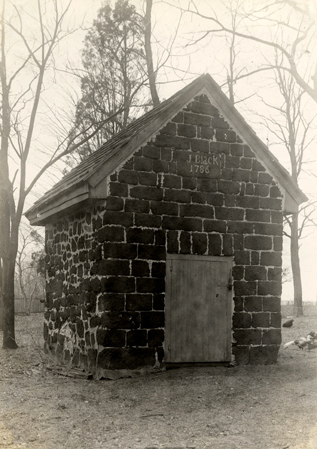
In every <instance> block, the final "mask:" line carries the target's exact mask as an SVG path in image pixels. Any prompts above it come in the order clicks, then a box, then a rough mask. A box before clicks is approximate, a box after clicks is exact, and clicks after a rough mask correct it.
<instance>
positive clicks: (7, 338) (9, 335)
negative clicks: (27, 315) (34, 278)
mask: <svg viewBox="0 0 317 449" xmlns="http://www.w3.org/2000/svg"><path fill="white" fill-rule="evenodd" d="M12 259H13V260H12ZM14 265H15V256H14V255H12V256H11V257H9V258H5V259H4V260H3V286H2V290H3V295H2V296H3V348H4V349H16V348H17V347H18V345H17V344H16V342H15V330H14Z"/></svg>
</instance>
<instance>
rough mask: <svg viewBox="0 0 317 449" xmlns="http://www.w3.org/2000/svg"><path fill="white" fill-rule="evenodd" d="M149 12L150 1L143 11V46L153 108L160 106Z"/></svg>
mask: <svg viewBox="0 0 317 449" xmlns="http://www.w3.org/2000/svg"><path fill="white" fill-rule="evenodd" d="M151 11H152V0H146V11H145V18H144V22H145V28H144V44H145V55H146V65H147V71H148V77H149V84H150V91H151V98H152V101H153V106H154V107H155V106H158V105H159V104H160V99H159V96H158V93H157V90H156V73H155V71H154V68H153V57H152V47H151Z"/></svg>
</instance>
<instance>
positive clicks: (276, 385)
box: [0, 308, 317, 449]
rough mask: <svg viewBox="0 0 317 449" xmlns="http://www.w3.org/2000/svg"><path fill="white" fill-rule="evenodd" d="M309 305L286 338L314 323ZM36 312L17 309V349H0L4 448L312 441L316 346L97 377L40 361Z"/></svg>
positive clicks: (268, 445) (297, 444)
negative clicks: (268, 359) (229, 362)
mask: <svg viewBox="0 0 317 449" xmlns="http://www.w3.org/2000/svg"><path fill="white" fill-rule="evenodd" d="M305 313H306V316H304V317H302V318H297V319H295V323H294V326H293V327H292V328H290V329H283V343H285V342H287V341H289V340H292V339H294V338H296V337H298V336H306V335H307V334H308V332H310V331H311V330H314V331H317V309H316V308H315V309H314V310H313V311H312V310H310V311H308V312H307V311H306V312H305ZM41 321H42V316H41V315H32V316H30V317H17V341H18V344H19V345H20V347H19V349H17V350H15V351H14V350H3V349H0V448H1V449H4V448H5V449H18V448H19V449H20V448H27V449H60V448H68V449H75V448H76V449H97V448H104V449H112V448H114V449H115V448H133V449H139V448H140V449H159V448H164V449H180V448H187V449H193V448H195V449H206V448H210V449H211V448H212V449H260V448H261V449H275V448H276V449H313V448H317V375H316V374H317V370H316V361H317V349H315V350H312V351H307V350H300V349H298V348H297V347H295V346H291V347H290V348H287V349H284V350H283V349H281V351H280V354H279V358H278V363H277V364H276V365H273V366H237V367H234V368H225V367H203V368H183V369H175V370H168V371H165V372H160V373H157V374H150V375H147V376H142V377H136V378H124V379H118V380H115V381H113V380H101V381H95V380H87V379H84V378H78V377H77V376H76V377H65V376H62V375H60V374H57V372H56V369H55V368H56V366H55V368H54V365H51V368H52V369H48V368H47V365H45V364H43V362H47V360H46V358H45V355H44V354H43V351H42V346H43V341H42V331H41ZM0 338H1V341H2V336H1V335H0Z"/></svg>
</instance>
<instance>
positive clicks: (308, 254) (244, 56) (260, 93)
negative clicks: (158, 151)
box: [8, 0, 317, 301]
mask: <svg viewBox="0 0 317 449" xmlns="http://www.w3.org/2000/svg"><path fill="white" fill-rule="evenodd" d="M226 1H227V0H226ZM307 1H308V4H309V5H310V6H311V14H312V20H317V14H316V11H315V10H314V1H313V0H311V2H310V1H309V0H307ZM307 1H306V0H301V3H303V4H304V3H307ZM131 3H133V4H135V6H136V7H137V9H138V10H139V11H142V9H143V0H131ZM178 3H179V2H178V0H170V1H169V2H168V1H166V2H163V1H158V0H154V5H153V18H152V27H153V49H154V51H155V53H154V57H155V61H156V63H157V62H158V61H161V60H163V59H164V58H165V56H166V54H167V53H166V50H165V49H166V48H169V47H170V45H171V42H172V41H173V39H174V36H175V31H176V28H177V26H178V24H179V30H178V36H177V38H176V39H175V42H174V45H173V49H172V55H171V56H170V58H169V59H168V61H167V62H166V64H165V66H164V67H162V68H161V69H160V70H159V74H158V81H159V95H160V98H161V99H164V98H168V97H169V96H170V95H172V94H173V93H174V92H176V91H177V90H179V89H180V88H182V87H183V86H184V85H185V84H187V83H189V82H190V81H191V80H192V79H193V78H195V77H197V76H198V75H199V74H201V73H206V72H208V73H210V75H211V76H212V77H213V78H214V79H215V80H216V81H217V82H218V83H219V84H221V83H223V82H224V80H225V79H226V75H225V74H226V70H227V67H228V61H229V50H228V44H229V41H225V40H224V39H222V38H221V37H220V36H219V35H217V34H216V33H214V34H212V35H210V36H209V37H208V38H207V39H205V40H203V41H201V43H200V45H199V46H198V47H197V46H192V45H191V43H192V39H193V37H199V36H201V33H203V32H205V31H206V30H208V29H210V26H211V25H210V22H209V21H208V20H205V21H204V20H201V19H199V20H198V19H197V18H195V17H193V16H191V15H190V14H185V15H183V17H182V20H181V22H180V23H179V19H180V12H179V10H178V9H177V8H175V7H173V6H176V5H177V4H178ZM227 3H228V2H227ZM14 4H15V5H16V6H23V7H24V10H25V14H24V16H23V21H24V23H25V25H26V27H27V28H26V30H27V34H28V35H29V37H31V38H34V45H35V43H36V28H35V27H34V22H33V20H32V17H31V16H32V8H33V7H34V5H36V0H15V2H14ZM61 4H62V5H65V4H66V1H65V0H63V1H62V2H61ZM180 4H181V5H182V7H185V6H186V5H187V4H188V1H186V0H182V1H181V2H180ZM211 4H212V7H214V9H215V10H216V11H217V14H218V17H219V19H221V20H222V21H224V22H225V23H226V25H228V26H229V25H230V20H231V19H230V16H229V15H228V14H226V13H225V12H224V8H223V2H222V1H221V0H213V1H212V2H210V1H208V0H196V5H197V7H198V8H199V10H200V11H202V12H203V13H204V14H206V15H208V14H211ZM101 5H102V1H101V0H73V2H72V4H71V6H70V9H69V15H68V18H67V21H66V22H65V23H66V24H67V26H68V27H69V29H74V28H78V30H77V31H76V32H75V33H73V34H71V35H69V36H68V37H67V38H65V39H64V40H63V41H62V42H61V44H60V45H59V47H58V48H57V53H56V57H55V61H54V64H55V67H56V68H57V70H55V71H54V72H50V73H49V74H48V76H47V78H46V81H45V91H44V92H43V96H42V98H43V102H42V104H41V106H40V114H39V116H38V119H37V123H36V131H35V135H34V144H33V147H32V150H33V153H32V155H31V158H30V162H31V165H30V169H29V172H28V179H31V178H32V176H33V175H34V173H36V172H37V170H38V169H39V168H40V167H41V166H42V165H43V163H44V161H45V160H46V158H47V155H48V154H49V152H50V148H52V147H54V146H55V145H56V139H57V137H58V135H59V134H60V133H61V130H64V131H65V130H66V129H67V126H68V123H70V120H71V116H72V114H73V112H74V104H75V102H76V99H78V98H79V95H80V88H79V81H78V78H76V77H74V76H70V75H69V74H67V73H66V71H65V68H66V67H76V68H77V67H80V52H81V49H82V47H83V40H84V36H85V34H86V31H87V29H88V28H89V27H90V26H91V24H92V21H93V20H94V18H95V17H96V14H97V11H98V9H99V8H100V6H101ZM240 5H241V8H244V9H248V8H249V7H251V6H252V5H253V6H254V5H261V2H260V1H259V0H258V1H256V0H252V1H251V0H240ZM299 21H300V18H298V23H299ZM261 23H262V22H257V23H250V24H249V29H253V30H255V32H257V33H259V36H260V37H262V38H268V39H269V38H271V34H272V28H271V27H270V26H268V25H267V23H266V24H265V25H264V26H261V25H260V24H261ZM283 38H285V39H287V36H283ZM8 39H9V43H10V45H11V52H10V55H11V59H10V64H11V67H14V66H15V64H17V63H18V61H19V56H20V55H19V47H18V44H17V43H15V42H14V39H13V38H11V39H13V40H12V41H10V36H8ZM238 52H239V53H238V58H237V59H238V64H239V66H238V67H239V70H241V71H242V72H241V73H243V70H245V66H248V67H250V69H251V70H256V69H258V68H260V67H261V66H262V65H263V61H264V60H265V58H269V57H271V53H270V52H269V50H267V49H266V50H264V51H263V52H261V51H260V50H259V48H258V47H257V46H255V45H254V44H253V43H250V42H247V41H244V43H243V45H241V44H240V45H239V47H238ZM263 53H264V55H263ZM308 56H309V55H308V54H305V51H303V56H302V63H303V64H305V58H306V59H307V58H308ZM263 58H264V59H263ZM30 76H31V73H30ZM24 83H25V80H23V81H21V82H20V87H21V89H22V87H23V84H24ZM271 84H272V80H271V78H270V76H268V75H263V74H261V73H259V74H258V75H256V76H254V77H252V79H251V78H250V80H245V81H244V82H241V83H237V85H236V86H235V88H236V99H237V101H238V102H237V103H236V106H237V108H238V109H239V111H240V112H241V113H242V115H243V116H244V117H245V119H246V120H247V122H248V123H249V124H250V125H251V126H252V127H253V128H254V129H255V131H256V132H257V134H258V135H259V137H260V138H261V139H262V140H263V141H264V142H265V143H266V144H268V145H269V148H270V150H271V151H272V152H273V153H274V154H275V155H276V156H277V157H278V159H279V160H280V162H281V163H282V164H283V165H284V166H285V167H286V168H287V169H289V161H288V155H287V152H286V151H285V149H284V148H282V147H281V145H275V144H274V142H275V141H276V138H275V136H274V135H273V134H272V133H270V131H269V130H268V129H267V127H266V125H265V124H264V123H263V119H262V118H261V114H268V115H271V112H268V109H267V108H266V106H265V103H272V104H274V105H278V104H279V97H278V95H277V93H276V91H273V93H272V89H271ZM243 99H247V100H245V101H241V102H239V100H243ZM72 103H73V104H72ZM306 110H308V111H311V114H314V113H315V112H317V108H316V103H313V102H311V101H308V100H307V107H306ZM268 115H267V117H268ZM314 126H315V127H316V126H317V125H316V123H315V124H314ZM315 130H316V128H315V129H314V130H312V131H314V132H315ZM315 134H316V133H315ZM313 137H314V136H313ZM315 145H316V143H315ZM315 145H312V147H311V148H312V150H311V154H310V155H309V158H308V159H309V165H308V168H309V170H310V171H313V172H314V173H315V174H316V175H317V163H316V161H314V154H313V153H314V149H315ZM316 159H317V158H316ZM62 168H63V167H62V165H61V164H57V166H56V167H55V168H54V169H52V170H50V171H49V172H47V173H46V174H45V176H43V177H42V178H41V179H40V180H39V182H38V183H37V184H36V185H35V187H34V189H33V191H32V193H31V194H30V196H29V198H28V200H27V204H26V209H27V208H28V207H30V206H31V205H32V204H33V202H34V200H36V199H37V198H38V197H39V196H41V195H42V194H43V193H44V192H45V191H46V190H47V189H48V188H50V187H51V186H52V185H53V184H54V183H55V182H57V181H58V180H59V179H61V177H62V171H61V170H62ZM316 180H317V178H316V177H314V176H312V175H310V174H309V173H308V172H307V173H304V174H303V176H302V179H301V188H302V189H303V191H304V192H305V193H306V194H307V195H308V196H309V197H310V198H316V199H317V194H316V192H317V183H316ZM288 245H289V242H288V239H285V243H284V249H285V254H284V261H285V266H290V261H289V252H288V251H287V247H288ZM316 254H317V228H316V227H315V228H311V229H310V230H309V234H308V235H307V236H306V238H305V239H303V241H302V244H301V249H300V256H301V261H302V279H303V291H304V295H303V299H304V301H317V276H316V256H315V255H316ZM282 299H283V300H284V301H288V300H290V301H292V299H293V293H292V283H291V282H287V283H285V284H284V285H283V298H282Z"/></svg>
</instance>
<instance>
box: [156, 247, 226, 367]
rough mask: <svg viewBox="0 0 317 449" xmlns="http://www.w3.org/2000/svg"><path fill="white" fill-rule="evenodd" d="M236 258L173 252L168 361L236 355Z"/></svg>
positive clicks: (169, 274) (167, 307) (169, 277)
mask: <svg viewBox="0 0 317 449" xmlns="http://www.w3.org/2000/svg"><path fill="white" fill-rule="evenodd" d="M231 269H232V259H231V258H229V257H213V256H191V255H179V254H168V255H167V261H166V302H165V321H166V325H165V344H164V348H165V361H166V362H167V363H206V362H225V361H230V359H231V322H232V292H231V283H232V281H231Z"/></svg>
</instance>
